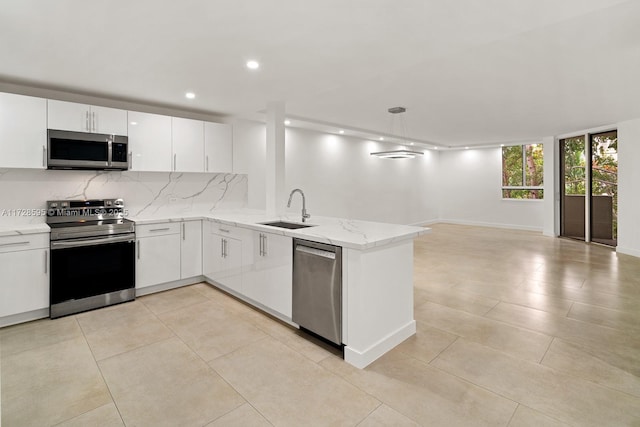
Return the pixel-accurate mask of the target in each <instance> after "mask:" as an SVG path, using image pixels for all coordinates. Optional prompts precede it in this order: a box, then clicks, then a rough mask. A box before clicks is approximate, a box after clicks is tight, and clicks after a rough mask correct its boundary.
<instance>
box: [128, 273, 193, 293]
mask: <svg viewBox="0 0 640 427" xmlns="http://www.w3.org/2000/svg"><path fill="white" fill-rule="evenodd" d="M200 282H204V276H195V277H189V278H187V279H180V280H175V281H173V282H167V283H161V284H159V285H153V286H146V287H144V288H136V297H141V296H144V295H149V294H155V293H156V292H162V291H168V290H169V289H175V288H181V287H182V286H188V285H195V284H196V283H200Z"/></svg>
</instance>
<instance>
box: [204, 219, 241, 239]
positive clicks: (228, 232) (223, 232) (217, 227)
mask: <svg viewBox="0 0 640 427" xmlns="http://www.w3.org/2000/svg"><path fill="white" fill-rule="evenodd" d="M211 233H213V234H218V235H220V236H226V237H232V238H234V239H238V240H242V239H243V238H245V239H246V238H250V237H251V230H248V229H246V228H240V227H234V226H233V225H226V224H220V223H217V222H212V223H211Z"/></svg>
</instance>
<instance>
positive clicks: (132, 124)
mask: <svg viewBox="0 0 640 427" xmlns="http://www.w3.org/2000/svg"><path fill="white" fill-rule="evenodd" d="M137 124H138V122H131V123H130V125H131V126H135V125H137Z"/></svg>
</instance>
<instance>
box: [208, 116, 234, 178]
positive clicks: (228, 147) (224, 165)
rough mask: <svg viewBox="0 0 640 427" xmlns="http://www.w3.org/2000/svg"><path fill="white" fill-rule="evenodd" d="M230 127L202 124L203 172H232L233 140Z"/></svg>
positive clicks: (219, 124) (217, 124)
mask: <svg viewBox="0 0 640 427" xmlns="http://www.w3.org/2000/svg"><path fill="white" fill-rule="evenodd" d="M232 138H233V137H232V128H231V125H227V124H222V123H211V122H205V123H204V161H205V168H204V169H205V172H217V173H232V172H233V139H232Z"/></svg>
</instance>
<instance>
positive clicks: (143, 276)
mask: <svg viewBox="0 0 640 427" xmlns="http://www.w3.org/2000/svg"><path fill="white" fill-rule="evenodd" d="M136 237H137V241H136V288H137V289H139V288H145V287H147V286H153V285H158V284H161V283H166V282H172V281H175V280H179V279H180V241H181V233H180V223H177V222H172V223H162V224H147V225H139V226H136Z"/></svg>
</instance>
